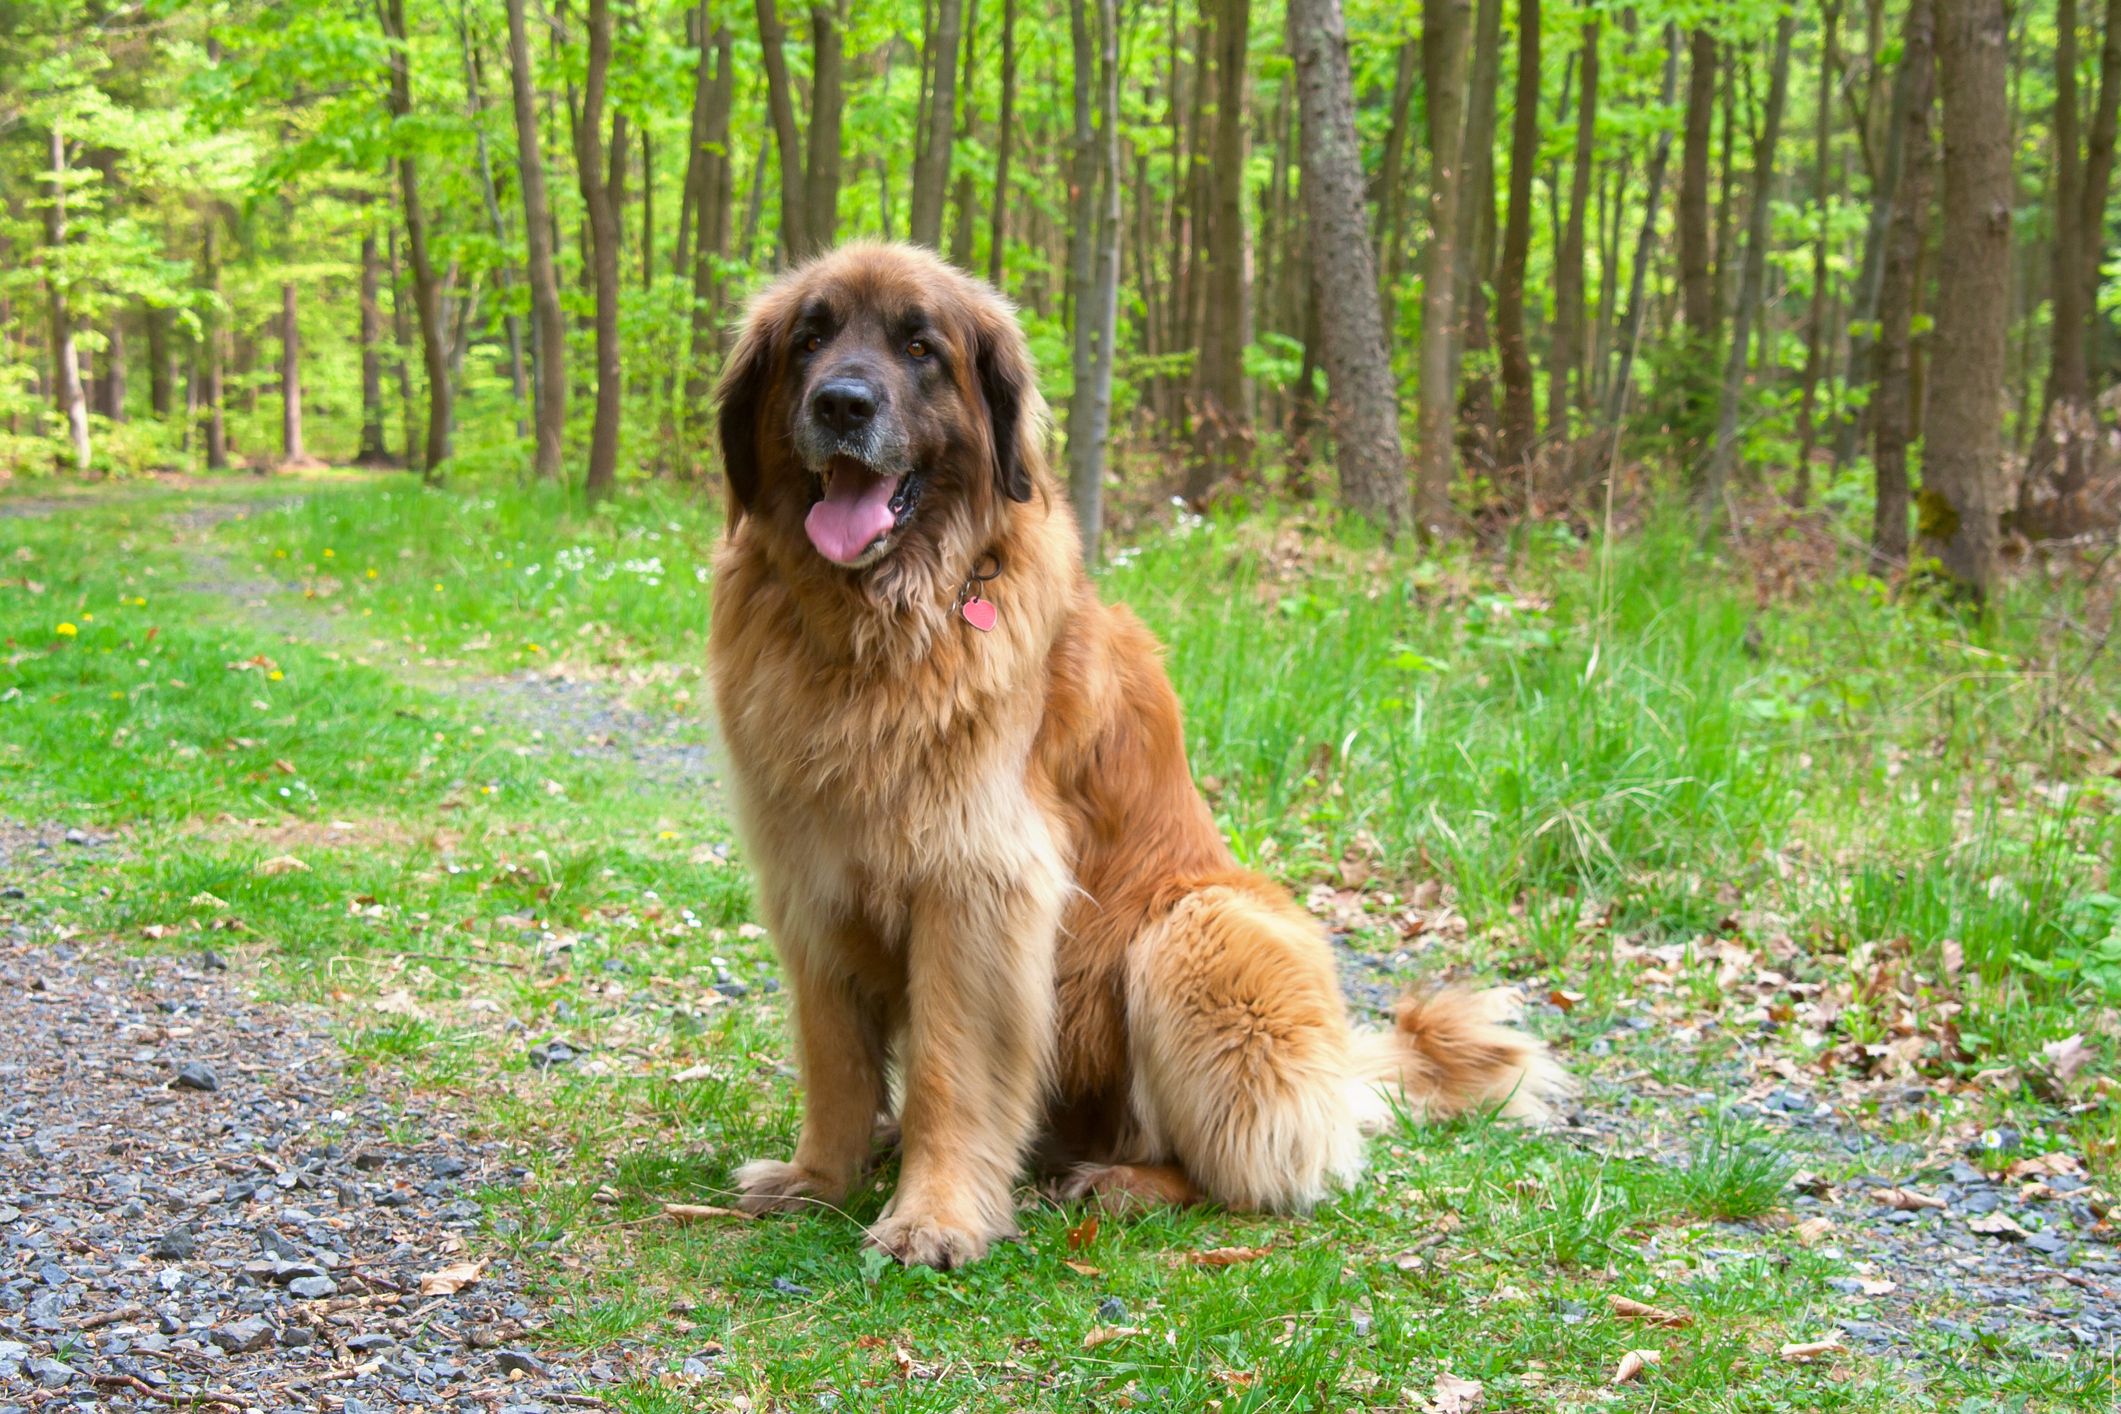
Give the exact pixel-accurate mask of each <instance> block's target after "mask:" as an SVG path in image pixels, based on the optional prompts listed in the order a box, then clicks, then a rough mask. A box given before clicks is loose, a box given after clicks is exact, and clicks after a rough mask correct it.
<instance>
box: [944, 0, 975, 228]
mask: <svg viewBox="0 0 2121 1414" xmlns="http://www.w3.org/2000/svg"><path fill="white" fill-rule="evenodd" d="M978 47H979V0H966V4H965V50H964V58H963V60H962V61H961V64H960V74H961V78H960V80H959V81H960V82H961V83H962V85H963V86H964V90H965V102H964V106H963V108H962V109H961V110H960V111H959V113H958V118H957V135H958V138H959V139H960V140H961V141H969V140H970V139H971V137H972V135H973V132H974V130H975V129H977V128H978V126H979V102H978V96H979V78H978V75H977V73H976V72H975V69H974V64H975V62H976V60H977V58H978V54H977V50H978ZM955 170H956V173H957V180H956V184H955V189H954V190H953V191H952V193H951V197H950V204H951V206H952V207H953V208H955V210H956V213H957V214H956V215H955V216H954V217H952V218H951V222H950V263H951V264H952V265H955V266H956V267H957V268H958V269H960V270H970V269H971V268H972V228H973V227H974V226H975V225H976V224H977V223H978V221H979V198H978V194H977V192H976V190H975V187H976V183H975V182H974V180H973V175H972V168H971V167H970V166H969V165H967V166H963V167H958V168H956V169H955Z"/></svg>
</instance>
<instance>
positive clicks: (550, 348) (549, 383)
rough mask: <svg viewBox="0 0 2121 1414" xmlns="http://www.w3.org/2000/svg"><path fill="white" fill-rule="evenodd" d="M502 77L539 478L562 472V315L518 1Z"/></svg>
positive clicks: (511, 7)
mask: <svg viewBox="0 0 2121 1414" xmlns="http://www.w3.org/2000/svg"><path fill="white" fill-rule="evenodd" d="M508 76H509V90H510V95H511V96H512V98H513V99H514V101H515V119H516V186H517V187H518V188H519V189H520V190H521V191H522V193H523V234H524V243H525V245H526V246H527V247H528V250H529V257H530V343H531V351H532V362H533V363H534V364H535V365H536V374H537V384H536V393H535V397H534V403H535V406H534V407H533V409H532V421H533V423H534V424H535V425H536V429H537V453H536V458H535V460H534V462H533V463H532V465H533V467H534V469H535V471H536V473H537V477H538V479H539V480H540V481H558V480H559V479H560V478H561V476H562V475H563V474H564V471H565V467H564V461H565V457H566V448H565V442H566V436H567V317H566V315H565V314H564V313H563V312H562V311H561V309H560V276H559V270H558V268H557V267H556V266H555V264H554V262H553V258H552V246H553V239H552V210H551V207H550V205H549V203H548V201H547V199H546V195H545V160H544V158H543V157H542V156H541V155H540V154H539V151H538V112H537V76H536V75H535V74H534V73H533V72H532V71H531V67H530V40H529V36H528V34H527V32H526V30H525V26H524V23H523V0H508Z"/></svg>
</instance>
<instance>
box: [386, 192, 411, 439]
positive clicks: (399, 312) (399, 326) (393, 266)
mask: <svg viewBox="0 0 2121 1414" xmlns="http://www.w3.org/2000/svg"><path fill="white" fill-rule="evenodd" d="M389 255H390V263H389V273H390V338H391V344H392V347H393V348H394V349H395V351H396V354H397V357H396V358H395V360H394V362H395V364H396V366H397V373H398V440H399V441H400V442H402V443H404V445H405V462H406V465H408V466H410V465H411V464H412V460H413V448H414V447H415V446H416V445H417V436H416V434H415V432H414V430H413V427H414V419H413V398H412V322H411V321H410V320H409V319H407V318H406V315H405V310H406V305H407V303H408V301H407V300H406V298H405V275H404V270H403V268H402V265H401V263H400V261H399V260H398V228H397V227H396V226H395V225H394V226H392V227H391V228H390V244H389Z"/></svg>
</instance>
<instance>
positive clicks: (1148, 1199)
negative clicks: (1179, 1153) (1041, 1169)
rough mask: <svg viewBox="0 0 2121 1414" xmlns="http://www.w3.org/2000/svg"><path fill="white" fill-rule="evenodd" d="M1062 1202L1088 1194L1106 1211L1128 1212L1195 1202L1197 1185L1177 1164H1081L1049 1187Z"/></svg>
mask: <svg viewBox="0 0 2121 1414" xmlns="http://www.w3.org/2000/svg"><path fill="white" fill-rule="evenodd" d="M1053 1196H1054V1197H1056V1198H1058V1199H1060V1200H1061V1201H1062V1202H1064V1203H1072V1202H1077V1201H1080V1200H1081V1199H1084V1198H1088V1199H1090V1200H1091V1201H1092V1202H1094V1203H1096V1204H1097V1206H1098V1207H1100V1208H1103V1209H1104V1210H1105V1211H1106V1212H1108V1213H1113V1214H1118V1215H1130V1214H1134V1213H1141V1212H1146V1211H1148V1210H1149V1209H1151V1208H1164V1207H1171V1208H1183V1207H1187V1206H1189V1205H1191V1204H1194V1203H1198V1202H1199V1201H1200V1200H1201V1198H1202V1196H1203V1195H1202V1193H1201V1191H1200V1188H1199V1186H1198V1185H1196V1184H1195V1183H1194V1182H1193V1180H1192V1178H1190V1177H1189V1176H1188V1175H1187V1173H1186V1171H1185V1170H1184V1169H1183V1168H1180V1167H1179V1166H1178V1165H1177V1164H1082V1165H1079V1166H1077V1167H1076V1168H1075V1169H1074V1170H1073V1171H1072V1172H1070V1173H1069V1174H1068V1176H1067V1177H1066V1178H1064V1179H1062V1180H1061V1181H1060V1182H1059V1183H1057V1184H1055V1185H1054V1187H1053Z"/></svg>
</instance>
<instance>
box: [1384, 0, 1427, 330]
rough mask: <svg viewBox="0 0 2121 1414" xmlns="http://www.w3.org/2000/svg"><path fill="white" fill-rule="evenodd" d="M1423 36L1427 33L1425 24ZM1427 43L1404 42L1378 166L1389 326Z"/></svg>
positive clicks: (1404, 224) (1418, 41) (1402, 236)
mask: <svg viewBox="0 0 2121 1414" xmlns="http://www.w3.org/2000/svg"><path fill="white" fill-rule="evenodd" d="M1423 33H1424V34H1426V33H1427V26H1426V24H1424V26H1423ZM1423 47H1424V46H1423V42H1422V41H1421V40H1416V39H1403V40H1401V41H1400V43H1399V65H1398V69H1397V72H1395V73H1394V75H1393V77H1392V108H1391V114H1392V117H1391V123H1390V125H1389V126H1387V127H1386V128H1385V146H1384V154H1383V156H1382V157H1381V158H1380V159H1379V160H1378V164H1377V183H1376V185H1377V208H1376V211H1375V212H1374V214H1373V216H1372V220H1373V222H1374V223H1375V224H1374V228H1373V231H1372V235H1371V243H1372V244H1374V245H1375V246H1376V247H1377V280H1378V288H1379V289H1380V290H1381V291H1383V292H1384V297H1385V310H1386V326H1387V329H1388V330H1389V328H1390V323H1391V313H1390V312H1391V309H1392V283H1393V281H1394V279H1395V278H1397V276H1398V274H1399V250H1400V246H1401V245H1402V244H1403V243H1404V240H1405V231H1406V205H1407V201H1406V191H1407V165H1408V164H1407V146H1408V143H1409V141H1410V138H1409V134H1410V133H1411V131H1412V129H1413V126H1414V123H1413V111H1414V81H1415V79H1417V78H1418V77H1420V75H1421V70H1422V49H1423Z"/></svg>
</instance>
